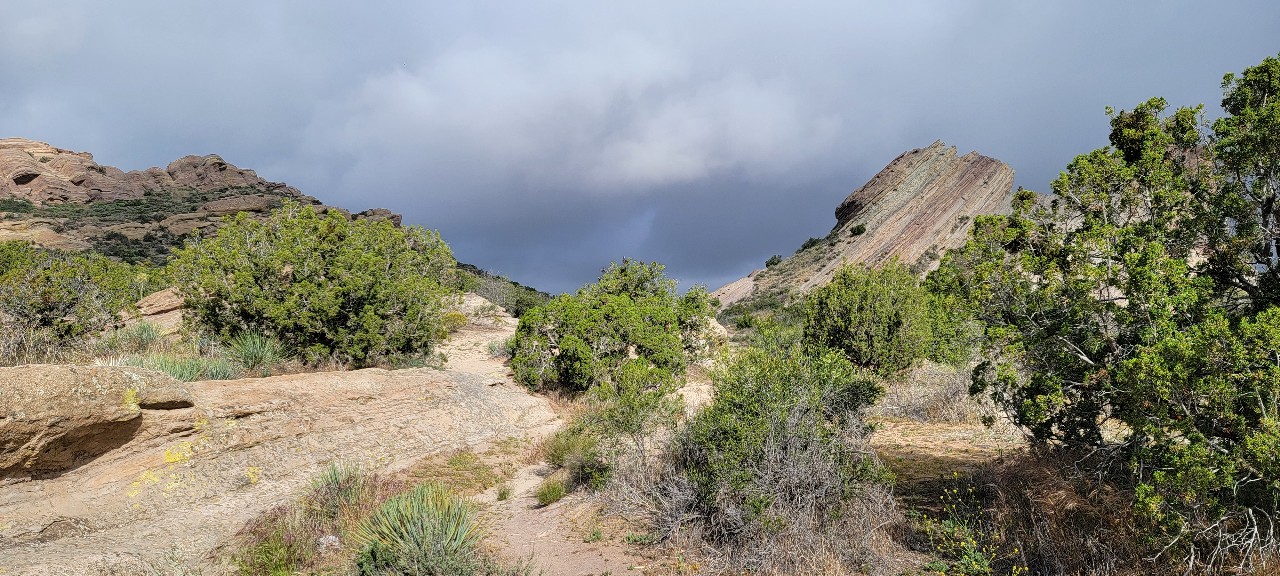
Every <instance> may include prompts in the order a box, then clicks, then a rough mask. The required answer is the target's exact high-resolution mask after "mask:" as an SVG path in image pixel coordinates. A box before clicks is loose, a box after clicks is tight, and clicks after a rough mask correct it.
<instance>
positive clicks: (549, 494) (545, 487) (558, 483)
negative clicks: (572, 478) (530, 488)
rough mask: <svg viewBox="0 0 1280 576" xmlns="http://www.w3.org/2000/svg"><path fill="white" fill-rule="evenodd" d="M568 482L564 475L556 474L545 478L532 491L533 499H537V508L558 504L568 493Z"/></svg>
mask: <svg viewBox="0 0 1280 576" xmlns="http://www.w3.org/2000/svg"><path fill="white" fill-rule="evenodd" d="M568 484H569V481H568V480H567V479H566V478H565V477H564V475H562V474H559V473H556V474H552V475H551V476H548V477H546V479H544V480H543V481H542V483H541V484H538V489H537V490H535V491H534V493H533V497H534V498H535V499H537V501H538V506H550V505H552V504H555V503H556V502H559V501H560V500H561V499H563V498H564V497H565V495H566V494H568V493H569V487H568Z"/></svg>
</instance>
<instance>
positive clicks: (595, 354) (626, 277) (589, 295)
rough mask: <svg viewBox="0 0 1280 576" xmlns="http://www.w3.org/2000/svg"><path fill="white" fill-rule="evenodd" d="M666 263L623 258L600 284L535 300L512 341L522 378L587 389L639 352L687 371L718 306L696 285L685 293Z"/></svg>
mask: <svg viewBox="0 0 1280 576" xmlns="http://www.w3.org/2000/svg"><path fill="white" fill-rule="evenodd" d="M662 271H663V267H662V265H660V264H657V263H651V264H645V263H642V262H637V261H634V260H623V262H622V264H621V265H618V264H612V265H610V267H609V268H608V269H607V270H605V271H604V273H603V274H602V275H601V276H600V280H599V281H598V282H597V283H596V284H590V285H587V286H585V287H583V288H582V289H580V290H578V292H577V294H575V295H562V296H559V297H556V298H554V299H552V300H551V301H550V302H548V303H547V304H545V305H543V306H538V307H535V308H533V309H531V310H529V311H528V312H526V313H525V315H524V316H522V317H521V318H520V325H519V327H518V328H517V329H516V335H515V338H514V339H513V341H512V348H513V350H514V354H513V356H512V359H511V368H512V370H513V371H514V372H515V377H516V380H517V381H519V382H521V383H523V384H524V385H526V386H529V387H530V388H533V389H535V390H541V389H547V388H560V389H564V390H568V391H572V392H581V391H585V390H587V389H588V388H590V387H591V385H592V384H594V383H596V382H598V381H600V380H601V379H602V378H605V377H607V376H608V375H609V374H610V373H611V372H612V371H613V370H615V369H617V368H618V367H619V366H620V365H621V364H622V363H623V362H624V361H626V360H628V359H631V358H632V357H633V356H634V357H635V358H639V359H643V360H644V361H646V362H648V363H649V364H651V365H653V366H654V367H657V368H659V369H662V370H666V371H667V372H669V373H671V374H676V375H679V374H683V373H684V369H685V364H686V363H687V362H688V360H689V359H690V358H691V357H692V356H694V355H696V354H698V353H700V352H701V350H700V348H702V347H705V346H706V343H707V342H709V341H710V338H707V337H705V336H704V332H705V330H706V326H707V322H708V321H710V318H711V311H712V309H713V305H712V299H711V297H710V296H709V295H708V294H707V292H706V290H704V289H702V288H701V287H698V286H695V287H694V288H693V289H692V290H690V291H689V292H688V293H687V294H685V295H684V296H677V295H676V291H675V281H673V280H669V279H667V278H666V277H665V276H664V275H663V273H662Z"/></svg>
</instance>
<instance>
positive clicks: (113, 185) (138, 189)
mask: <svg viewBox="0 0 1280 576" xmlns="http://www.w3.org/2000/svg"><path fill="white" fill-rule="evenodd" d="M224 188H254V189H260V190H269V191H272V192H275V193H276V194H275V195H277V196H289V197H295V198H301V197H302V196H303V195H302V193H301V192H299V191H298V190H297V189H294V188H292V187H289V186H287V185H285V184H281V183H278V182H268V181H266V180H263V179H262V178H259V177H258V175H257V174H255V173H254V171H253V170H244V169H241V168H237V167H235V166H233V165H231V164H229V163H227V161H225V160H223V159H222V158H221V157H219V156H218V155H216V154H210V155H208V156H184V157H182V158H179V159H178V160H175V161H173V162H171V163H170V164H169V166H168V167H167V168H165V169H163V170H162V169H160V168H148V169H147V170H135V171H132V172H124V171H121V170H120V169H118V168H113V167H111V166H101V165H99V164H98V163H97V162H95V161H94V160H93V155H92V154H89V153H88V152H72V151H70V150H64V149H62V148H57V147H54V146H50V145H48V144H45V143H44V142H36V141H34V140H27V139H25V138H3V139H0V198H18V199H24V200H30V201H31V203H33V204H35V205H36V206H48V205H52V204H83V203H85V202H90V201H95V200H128V199H135V198H141V197H142V196H143V195H144V194H145V193H147V192H148V191H151V192H158V191H164V190H173V189H192V190H221V189H224Z"/></svg>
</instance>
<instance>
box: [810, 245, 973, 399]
mask: <svg viewBox="0 0 1280 576" xmlns="http://www.w3.org/2000/svg"><path fill="white" fill-rule="evenodd" d="M941 298H942V297H940V296H934V295H932V294H930V293H929V292H928V291H927V290H925V288H924V287H922V286H921V284H920V281H919V280H918V279H917V278H916V276H915V274H913V273H912V272H911V270H910V269H908V268H907V267H906V266H904V265H903V264H902V263H900V262H898V261H896V260H895V261H893V262H890V263H888V264H885V265H884V266H881V267H879V268H866V267H862V266H856V265H855V266H846V267H844V268H841V269H840V270H839V271H837V272H836V274H835V277H834V278H832V279H831V283H829V284H827V285H826V286H823V287H821V288H818V289H816V290H814V291H813V292H811V293H810V294H809V297H808V300H807V302H806V305H805V324H804V339H805V342H806V343H807V344H809V345H812V346H818V347H830V348H835V349H838V350H841V351H843V352H844V353H845V355H846V356H847V357H848V358H849V360H850V361H851V362H853V363H854V364H856V365H858V366H861V367H863V368H868V369H871V370H875V371H877V372H880V373H881V374H889V373H894V372H897V371H900V370H902V369H904V368H907V367H908V366H910V365H911V363H912V362H914V361H915V360H917V359H920V358H929V359H931V360H936V361H951V362H955V361H957V360H960V359H962V358H963V357H964V356H966V355H967V350H968V348H969V342H968V341H969V338H968V337H967V335H966V331H965V328H964V323H963V322H962V320H961V319H960V317H959V316H955V315H953V314H952V313H951V311H950V310H949V309H948V308H947V307H946V306H944V305H943V302H942V301H941V300H940V299H941Z"/></svg>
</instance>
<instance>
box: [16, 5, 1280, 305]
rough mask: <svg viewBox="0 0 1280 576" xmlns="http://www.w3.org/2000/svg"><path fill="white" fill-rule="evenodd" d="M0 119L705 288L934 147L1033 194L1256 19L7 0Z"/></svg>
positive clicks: (1124, 13) (1213, 96)
mask: <svg viewBox="0 0 1280 576" xmlns="http://www.w3.org/2000/svg"><path fill="white" fill-rule="evenodd" d="M0 4H3V6H2V8H3V11H4V14H5V15H6V17H5V19H4V24H3V25H2V26H3V34H0V77H2V78H4V84H3V86H4V88H3V89H0V122H3V124H2V125H3V126H5V129H6V130H7V131H8V132H9V134H10V135H15V136H24V137H29V138H35V139H39V140H45V141H48V142H50V143H52V144H54V145H57V146H62V147H64V148H72V149H76V150H86V151H91V152H94V153H95V155H96V157H97V158H98V160H99V161H100V162H103V163H108V164H113V165H118V166H121V167H123V168H126V169H134V168H144V167H147V166H152V165H163V164H165V163H167V162H168V161H170V160H172V159H174V158H176V157H178V156H181V155H184V154H205V153H215V152H216V153H218V154H221V155H223V156H224V157H225V158H227V159H228V160H229V161H231V162H233V163H235V164H237V165H240V166H244V167H250V168H254V169H256V170H258V172H259V173H260V174H261V175H263V176H264V177H266V178H268V179H272V180H280V181H285V182H289V183H290V184H293V185H295V186H297V187H299V188H301V189H302V190H303V191H305V192H307V193H309V194H311V195H314V196H317V197H319V198H321V199H322V200H324V201H326V202H329V203H333V204H338V205H342V206H345V207H349V208H353V209H363V208H367V207H371V206H386V207H388V208H391V209H393V210H396V211H399V212H402V213H404V214H405V217H406V220H407V221H408V222H410V223H416V224H422V225H425V226H428V227H432V228H438V229H440V230H441V232H442V233H443V234H444V235H445V238H446V239H447V240H448V241H449V242H450V243H451V244H452V245H453V247H454V249H455V252H456V254H457V256H459V257H460V258H461V259H463V260H466V261H470V262H473V263H475V264H478V265H480V266H483V267H487V268H491V269H494V270H497V271H499V272H502V273H505V274H508V275H510V276H512V277H513V278H516V279H518V280H520V281H522V282H526V283H530V284H533V285H536V286H539V287H543V288H545V289H549V290H555V291H560V290H569V289H572V288H573V287H575V286H577V285H580V284H581V283H583V282H586V281H590V280H591V279H592V278H593V277H594V275H595V273H596V272H598V270H599V269H600V268H601V267H602V266H604V265H605V264H607V263H608V262H609V261H610V260H616V259H619V258H621V257H623V256H630V257H637V258H644V259H648V260H658V261H662V262H665V263H667V264H668V266H669V271H670V272H671V274H672V275H673V276H675V277H677V278H680V279H681V280H683V281H684V285H685V286H688V285H690V284H692V283H694V282H702V283H706V284H710V285H712V287H714V286H715V285H718V284H720V283H722V282H724V281H727V280H731V279H733V278H735V277H737V276H741V275H743V274H745V273H746V272H748V271H750V269H751V268H752V267H754V266H759V265H760V263H761V262H762V261H763V260H764V259H765V258H767V257H768V256H769V255H771V254H775V253H777V254H788V253H790V252H791V251H792V250H794V249H795V247H796V246H798V245H799V244H800V242H802V241H803V240H804V239H805V238H807V237H809V236H820V235H822V234H825V232H826V231H827V229H828V228H829V227H830V226H831V224H832V223H833V217H832V210H833V209H834V208H835V206H836V204H837V203H839V201H840V200H841V199H843V198H844V196H845V195H846V194H848V192H849V191H851V190H852V189H853V188H855V187H857V186H858V185H860V184H861V183H862V182H864V181H865V180H866V179H868V178H869V177H870V176H872V175H873V174H874V173H875V172H876V171H877V170H878V169H879V168H880V167H882V166H883V165H884V164H885V163H887V162H888V161H889V160H891V159H892V158H893V157H894V156H896V155H897V154H898V153H900V152H902V151H903V150H906V149H909V148H913V147H920V146H925V145H928V144H929V143H931V142H932V141H934V140H935V139H942V140H944V141H946V142H948V143H950V144H953V145H956V146H958V147H960V148H961V152H967V151H968V150H973V149H976V150H979V151H980V152H982V153H984V154H988V155H991V156H995V157H997V158H1000V159H1002V160H1005V161H1006V162H1008V163H1009V164H1011V165H1012V166H1013V167H1014V169H1015V170H1017V172H1018V182H1019V184H1021V185H1024V186H1027V187H1030V188H1033V189H1037V190H1047V188H1048V182H1049V180H1051V179H1052V177H1053V176H1054V175H1055V174H1056V173H1057V171H1058V170H1060V169H1061V168H1062V167H1063V166H1065V165H1066V163H1067V161H1069V160H1070V158H1071V157H1072V156H1073V155H1075V154H1078V153H1082V152H1085V151H1087V150H1089V149H1091V148H1094V147H1097V146H1100V145H1102V144H1103V143H1105V134H1106V118H1105V116H1104V115H1103V114H1102V111H1103V107H1104V106H1106V105H1114V106H1117V107H1121V108H1124V107H1131V106H1132V105H1133V104H1135V103H1137V102H1139V101H1141V100H1143V99H1145V98H1147V97H1150V96H1154V95H1163V96H1165V97H1166V98H1168V99H1169V100H1170V102H1172V103H1174V104H1175V105H1177V104H1195V103H1200V102H1204V103H1206V104H1208V105H1209V110H1210V112H1212V111H1214V110H1216V102H1217V100H1218V98H1219V88H1218V82H1219V79H1220V78H1221V75H1222V74H1223V73H1224V72H1227V71H1232V70H1237V71H1238V70H1240V69H1242V68H1243V67H1245V66H1249V65H1252V64H1255V63H1257V62H1258V61H1260V60H1261V59H1262V58H1263V57H1265V56H1267V55H1273V54H1275V53H1276V52H1277V51H1280V44H1278V43H1276V42H1275V38H1276V35H1275V30H1277V29H1280V9H1278V8H1275V7H1273V4H1272V3H1270V2H1262V1H1259V2H1238V3H1229V4H1227V3H1224V4H1220V5H1216V6H1214V7H1212V8H1211V9H1210V8H1205V7H1204V6H1202V5H1198V4H1194V3H1191V2H1160V3H1157V2H1143V3H1122V4H1117V3H1110V2H1085V3H1080V2H1076V3H1071V4H1069V5H1068V4H1062V5H1060V6H1057V5H1049V4H1048V3H1026V2H977V3H959V2H949V1H936V2H911V3H894V4H892V5H891V4H890V3H880V4H867V3H847V2H832V3H785V4H784V3H775V4H766V3H755V2H735V3H728V4H711V3H703V4H696V3H676V2H672V3H655V2H645V3H635V4H633V5H623V4H622V3H592V2H557V3H539V4H537V5H534V4H533V3H512V2H491V3H466V4H465V5H463V3H456V5H455V3H438V4H427V3H421V2H379V3H373V4H364V5H355V4H351V3H339V2H307V3H290V4H285V3H274V2H223V3H217V4H208V3H190V2H165V3H159V2H155V3H124V4H122V3H112V4H106V3H97V2H80V3H75V2H71V3H24V2H2V3H0Z"/></svg>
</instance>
